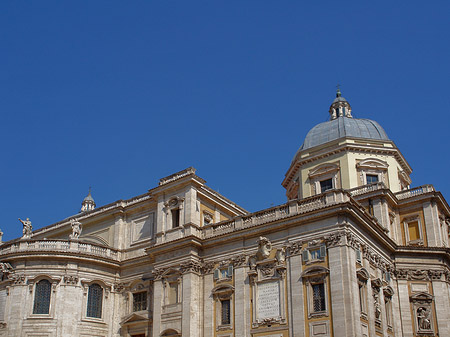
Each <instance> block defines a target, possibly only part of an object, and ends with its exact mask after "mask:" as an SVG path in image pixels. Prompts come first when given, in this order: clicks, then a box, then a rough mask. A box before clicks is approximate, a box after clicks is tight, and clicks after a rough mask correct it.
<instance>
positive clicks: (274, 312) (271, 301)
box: [257, 281, 280, 320]
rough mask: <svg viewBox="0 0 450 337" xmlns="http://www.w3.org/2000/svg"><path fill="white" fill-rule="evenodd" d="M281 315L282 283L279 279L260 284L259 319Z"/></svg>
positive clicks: (258, 299)
mask: <svg viewBox="0 0 450 337" xmlns="http://www.w3.org/2000/svg"><path fill="white" fill-rule="evenodd" d="M279 316H280V285H279V282H278V281H271V282H264V283H260V284H258V298H257V317H258V320H263V319H266V318H277V317H279Z"/></svg>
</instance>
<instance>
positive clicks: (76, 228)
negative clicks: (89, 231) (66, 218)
mask: <svg viewBox="0 0 450 337" xmlns="http://www.w3.org/2000/svg"><path fill="white" fill-rule="evenodd" d="M70 223H71V225H72V234H70V235H69V238H70V239H75V240H77V239H78V238H79V237H80V234H81V229H82V224H81V222H79V221H77V219H72V220H70Z"/></svg>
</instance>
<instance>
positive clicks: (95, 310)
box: [86, 283, 103, 318]
mask: <svg viewBox="0 0 450 337" xmlns="http://www.w3.org/2000/svg"><path fill="white" fill-rule="evenodd" d="M102 301H103V288H102V287H101V286H100V285H98V284H97V283H93V284H91V285H90V286H89V292H88V301H87V313H86V316H87V317H94V318H102Z"/></svg>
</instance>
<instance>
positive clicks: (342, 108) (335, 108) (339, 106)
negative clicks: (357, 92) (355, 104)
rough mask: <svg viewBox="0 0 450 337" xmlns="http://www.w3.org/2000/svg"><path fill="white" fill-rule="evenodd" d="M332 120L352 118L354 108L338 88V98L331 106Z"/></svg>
mask: <svg viewBox="0 0 450 337" xmlns="http://www.w3.org/2000/svg"><path fill="white" fill-rule="evenodd" d="M329 112H330V120H333V119H336V118H338V117H348V118H353V117H352V107H351V106H350V103H348V102H347V100H346V99H345V98H344V97H342V94H341V89H340V88H339V85H338V88H337V90H336V98H335V99H334V101H333V103H331V106H330V111H329Z"/></svg>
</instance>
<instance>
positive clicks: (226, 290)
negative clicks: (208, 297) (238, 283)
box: [211, 284, 234, 331]
mask: <svg viewBox="0 0 450 337" xmlns="http://www.w3.org/2000/svg"><path fill="white" fill-rule="evenodd" d="M211 293H212V296H213V299H214V308H215V328H216V329H215V330H216V331H223V330H233V326H234V287H233V286H232V285H231V284H221V285H218V286H216V287H214V288H213V289H212V291H211ZM224 301H229V304H230V306H229V313H228V315H229V322H228V323H224V322H223V302H224Z"/></svg>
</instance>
